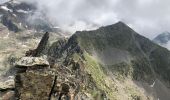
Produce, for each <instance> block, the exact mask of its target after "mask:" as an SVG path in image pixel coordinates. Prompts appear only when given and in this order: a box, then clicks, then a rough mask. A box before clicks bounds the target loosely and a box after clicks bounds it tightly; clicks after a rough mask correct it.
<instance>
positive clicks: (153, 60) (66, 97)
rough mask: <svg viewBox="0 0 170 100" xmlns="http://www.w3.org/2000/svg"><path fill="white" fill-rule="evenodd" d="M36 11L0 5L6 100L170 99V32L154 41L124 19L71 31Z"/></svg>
mask: <svg viewBox="0 0 170 100" xmlns="http://www.w3.org/2000/svg"><path fill="white" fill-rule="evenodd" d="M33 13H41V14H43V12H36V7H35V6H34V4H27V3H25V2H18V1H16V0H12V1H9V2H6V3H4V4H1V5H0V14H1V17H0V19H1V23H0V36H1V37H0V41H1V42H0V55H1V59H0V65H1V66H2V67H1V68H0V69H1V70H0V72H1V79H0V98H2V100H18V99H21V100H40V99H42V100H170V89H169V87H170V73H169V72H170V51H169V50H168V49H166V48H164V47H161V46H160V45H162V44H163V45H164V44H167V43H168V41H169V39H170V33H168V32H165V33H163V34H161V35H159V36H157V37H156V38H155V39H154V40H153V41H151V40H149V39H148V38H146V37H144V36H142V35H140V34H138V33H137V32H135V31H134V30H133V29H132V28H130V27H129V26H128V25H126V24H125V23H123V22H121V21H120V22H117V23H115V24H113V25H108V26H102V27H100V28H98V29H96V30H90V31H77V32H75V33H74V34H72V35H70V34H69V33H64V31H63V30H61V29H59V28H57V29H56V28H55V27H54V26H53V25H52V24H51V23H50V21H48V20H46V17H45V16H42V17H38V18H33V19H31V20H29V21H28V18H30V16H31V15H33ZM41 14H40V15H41ZM30 22H36V24H35V23H30ZM46 31H48V32H46ZM44 32H46V34H45V35H43V33H44ZM42 36H43V38H42V39H41V37H42ZM66 37H68V38H66ZM40 40H41V41H40ZM39 41H40V43H39ZM38 43H39V45H38ZM37 45H38V46H37ZM36 46H37V48H36ZM35 48H36V49H35ZM39 48H41V50H39ZM35 52H36V53H38V54H40V55H33V54H36V53H35ZM25 53H27V54H29V55H25ZM20 60H21V61H20ZM31 61H33V63H29V62H31ZM19 69H22V70H19ZM11 77H12V78H11ZM9 79H10V81H9ZM11 80H12V81H11ZM11 82H12V83H11ZM9 84H10V85H9ZM11 84H12V85H11ZM42 97H44V98H42ZM5 98H9V99H5Z"/></svg>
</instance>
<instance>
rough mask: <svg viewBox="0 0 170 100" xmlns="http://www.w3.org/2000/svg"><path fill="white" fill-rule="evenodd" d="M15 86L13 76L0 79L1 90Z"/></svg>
mask: <svg viewBox="0 0 170 100" xmlns="http://www.w3.org/2000/svg"><path fill="white" fill-rule="evenodd" d="M1 78H2V77H1ZM14 88H15V82H14V79H13V78H10V77H8V78H7V79H0V90H1V91H6V90H11V89H14Z"/></svg>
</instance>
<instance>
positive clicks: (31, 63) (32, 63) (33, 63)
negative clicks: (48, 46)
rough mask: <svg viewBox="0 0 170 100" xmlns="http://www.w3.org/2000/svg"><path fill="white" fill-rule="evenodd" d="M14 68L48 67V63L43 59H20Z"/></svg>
mask: <svg viewBox="0 0 170 100" xmlns="http://www.w3.org/2000/svg"><path fill="white" fill-rule="evenodd" d="M15 66H16V67H18V68H24V67H37V66H41V67H48V66H49V63H48V61H47V60H46V59H45V58H43V57H22V58H21V59H19V61H18V62H16V65H15Z"/></svg>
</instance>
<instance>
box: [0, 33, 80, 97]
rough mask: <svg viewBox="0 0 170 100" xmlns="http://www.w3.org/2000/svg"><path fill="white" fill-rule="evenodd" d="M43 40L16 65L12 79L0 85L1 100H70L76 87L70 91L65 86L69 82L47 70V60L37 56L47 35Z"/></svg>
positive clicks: (54, 72) (44, 43)
mask: <svg viewBox="0 0 170 100" xmlns="http://www.w3.org/2000/svg"><path fill="white" fill-rule="evenodd" d="M44 36H45V37H43V38H42V40H41V42H40V44H39V45H38V47H37V49H35V50H29V51H28V52H26V56H25V57H21V58H20V59H18V60H17V61H16V63H15V66H14V67H15V68H16V69H17V72H16V75H15V77H8V78H7V79H6V80H1V81H0V90H1V93H0V94H1V95H0V97H1V99H0V100H73V97H74V92H75V90H76V88H77V86H75V85H74V84H73V87H72V89H70V85H69V84H68V82H67V83H66V82H64V81H68V80H67V79H62V78H63V76H62V75H59V74H58V72H57V71H56V70H55V69H53V68H51V67H50V64H49V62H48V60H47V58H46V57H42V56H39V55H37V54H40V53H41V52H42V51H43V49H44V48H45V45H46V44H47V43H46V42H47V41H48V33H46V34H45V35H44ZM44 39H45V40H44ZM57 77H58V78H57Z"/></svg>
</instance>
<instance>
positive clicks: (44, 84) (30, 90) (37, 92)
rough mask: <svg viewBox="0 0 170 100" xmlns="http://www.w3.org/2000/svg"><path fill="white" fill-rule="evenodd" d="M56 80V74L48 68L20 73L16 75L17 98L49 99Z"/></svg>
mask: <svg viewBox="0 0 170 100" xmlns="http://www.w3.org/2000/svg"><path fill="white" fill-rule="evenodd" d="M55 81H56V76H55V74H54V73H53V72H52V71H48V70H41V71H40V70H34V71H27V72H25V73H18V74H17V75H16V77H15V84H16V86H15V87H16V89H15V90H16V91H15V92H16V99H17V100H18V99H19V100H48V99H49V98H50V94H51V91H52V88H53V85H54V82H55Z"/></svg>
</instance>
